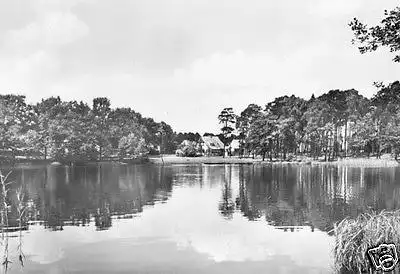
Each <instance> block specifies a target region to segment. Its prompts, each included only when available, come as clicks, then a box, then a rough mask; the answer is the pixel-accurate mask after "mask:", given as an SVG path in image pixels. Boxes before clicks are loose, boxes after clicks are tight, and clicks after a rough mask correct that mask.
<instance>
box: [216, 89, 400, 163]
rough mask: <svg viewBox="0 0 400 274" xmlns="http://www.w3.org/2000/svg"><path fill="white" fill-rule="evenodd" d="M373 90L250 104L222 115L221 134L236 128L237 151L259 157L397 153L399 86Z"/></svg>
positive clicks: (399, 149) (291, 97) (328, 158)
mask: <svg viewBox="0 0 400 274" xmlns="http://www.w3.org/2000/svg"><path fill="white" fill-rule="evenodd" d="M376 86H377V87H378V88H379V90H378V92H377V93H376V94H375V95H374V96H373V97H372V98H371V99H368V98H365V97H364V96H362V95H361V94H360V93H359V92H358V91H356V90H354V89H351V90H344V91H341V90H331V91H329V92H328V93H325V94H322V95H321V96H319V97H317V98H315V96H314V95H313V96H312V97H311V98H310V99H309V100H304V99H302V98H299V97H296V96H294V95H292V96H282V97H279V98H276V99H275V100H274V101H272V102H269V103H268V104H266V106H265V108H262V107H260V106H258V105H255V104H250V105H249V106H248V107H247V108H246V109H245V110H244V111H242V112H241V114H240V115H235V114H234V113H233V110H232V108H226V109H224V110H223V111H222V112H221V115H220V117H219V119H220V122H221V123H222V124H223V125H224V127H223V128H222V129H221V130H222V132H223V134H225V135H227V136H229V133H233V132H234V129H235V128H236V130H237V133H238V136H239V139H240V141H241V146H242V148H243V149H244V150H245V151H247V152H248V153H251V154H255V155H262V156H263V158H265V157H268V158H270V159H271V160H272V158H283V159H286V158H287V156H288V155H298V154H303V155H307V156H310V157H314V158H318V157H324V158H325V160H330V159H334V158H337V157H346V156H349V155H350V156H358V155H361V154H362V155H367V156H370V155H371V154H373V155H375V156H376V157H378V158H379V157H380V156H381V154H382V153H383V152H388V153H392V154H393V155H394V157H395V158H397V155H398V153H399V151H400V82H398V81H396V82H394V83H391V84H390V85H387V86H385V85H383V84H376Z"/></svg>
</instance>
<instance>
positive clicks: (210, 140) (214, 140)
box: [202, 136, 224, 149]
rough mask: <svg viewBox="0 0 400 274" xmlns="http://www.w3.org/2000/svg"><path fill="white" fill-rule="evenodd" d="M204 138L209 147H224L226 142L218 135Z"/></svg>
mask: <svg viewBox="0 0 400 274" xmlns="http://www.w3.org/2000/svg"><path fill="white" fill-rule="evenodd" d="M202 140H203V142H204V144H205V145H206V146H207V148H209V149H224V143H222V141H221V140H220V139H219V138H218V137H217V136H203V137H202Z"/></svg>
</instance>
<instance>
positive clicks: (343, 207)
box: [236, 165, 400, 231]
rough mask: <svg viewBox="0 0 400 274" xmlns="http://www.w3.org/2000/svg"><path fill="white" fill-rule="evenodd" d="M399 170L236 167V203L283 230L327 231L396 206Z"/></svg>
mask: <svg viewBox="0 0 400 274" xmlns="http://www.w3.org/2000/svg"><path fill="white" fill-rule="evenodd" d="M399 179H400V175H399V169H396V168H381V169H371V168H370V169H366V168H348V167H337V166H290V165H286V166H276V165H275V166H272V165H271V166H264V167H252V168H246V167H241V168H240V181H239V195H238V197H237V198H236V203H237V208H239V209H240V211H241V212H242V213H243V215H244V216H246V217H247V218H248V219H249V220H255V219H259V218H261V217H262V216H264V217H265V220H266V221H267V222H268V223H269V224H271V225H274V226H277V227H279V228H282V229H284V230H285V231H295V230H296V229H299V228H301V227H303V226H309V227H310V228H311V230H312V231H313V230H314V229H315V228H318V229H319V230H322V231H331V230H332V228H333V224H334V223H335V222H338V221H341V220H342V219H344V218H345V217H348V216H350V217H356V216H357V215H358V214H360V213H363V212H370V211H381V210H383V209H388V210H392V209H399V208H400V199H399V198H400V180H399Z"/></svg>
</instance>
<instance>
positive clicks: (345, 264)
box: [334, 210, 400, 273]
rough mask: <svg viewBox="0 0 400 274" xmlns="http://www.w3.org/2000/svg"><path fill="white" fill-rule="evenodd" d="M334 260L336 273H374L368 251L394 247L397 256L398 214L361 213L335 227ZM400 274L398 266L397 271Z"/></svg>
mask: <svg viewBox="0 0 400 274" xmlns="http://www.w3.org/2000/svg"><path fill="white" fill-rule="evenodd" d="M334 233H335V245H334V260H335V268H336V272H337V273H375V272H374V269H373V268H372V265H371V263H370V261H369V258H368V257H367V250H368V249H369V248H373V247H376V246H378V245H379V244H381V243H387V244H389V243H393V244H395V245H396V249H397V254H398V255H400V211H399V210H398V211H392V212H387V211H382V212H381V213H375V214H368V213H365V214H362V215H360V216H359V217H357V218H356V219H345V220H343V221H341V222H340V223H339V224H337V225H335V228H334ZM395 273H399V269H398V265H397V266H396V272H395Z"/></svg>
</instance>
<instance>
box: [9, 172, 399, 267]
mask: <svg viewBox="0 0 400 274" xmlns="http://www.w3.org/2000/svg"><path fill="white" fill-rule="evenodd" d="M399 172H400V169H398V168H381V169H365V168H364V169H361V168H345V167H336V166H296V165H265V166H248V165H173V166H151V165H135V166H129V165H113V164H102V165H88V166H82V167H74V168H71V167H52V166H30V167H29V166H28V167H24V168H18V169H16V170H15V171H14V172H13V173H12V178H11V179H13V181H15V183H14V184H12V186H13V187H14V188H15V189H18V188H19V187H20V186H21V185H23V186H24V191H25V192H24V193H25V197H24V202H25V203H26V211H25V212H26V216H25V217H26V220H25V222H27V223H29V231H28V232H27V233H23V237H24V252H25V251H26V254H27V255H28V256H31V257H30V258H31V264H29V266H28V267H30V268H29V269H33V268H35V267H37V272H33V273H45V272H43V270H44V269H48V268H49V266H48V265H46V264H52V263H54V264H55V265H52V266H54V268H55V269H56V270H54V271H55V272H54V273H67V272H65V271H67V270H65V271H64V270H62V269H64V268H63V267H64V266H65V265H69V266H70V267H71V268H72V269H79V270H80V271H81V272H80V273H100V272H101V271H103V273H115V271H116V270H117V269H119V268H121V269H120V270H121V271H122V270H123V271H125V270H126V271H125V272H123V271H122V272H123V273H128V272H129V273H134V272H135V271H132V270H137V272H146V271H147V270H148V268H149V266H151V265H153V264H157V263H158V267H159V269H162V270H165V268H164V266H165V264H170V265H171V269H173V270H174V271H175V270H176V269H180V267H183V268H182V269H184V270H185V271H184V270H182V272H179V271H178V273H191V271H190V270H193V267H194V262H196V263H198V264H199V266H198V267H199V269H200V267H205V266H206V268H205V269H207V267H209V269H208V270H210V271H209V272H208V271H206V270H204V271H203V272H201V271H200V272H196V273H231V272H230V271H228V270H227V269H228V268H231V270H232V269H237V268H240V267H242V268H241V269H243V270H245V269H247V268H246V267H250V265H252V267H255V266H256V265H260V266H261V265H262V266H263V267H266V265H269V266H271V267H273V269H274V270H271V271H269V272H268V271H266V273H283V272H279V271H281V270H282V268H281V267H283V266H284V265H285V264H283V263H284V262H286V263H288V262H289V261H290V262H291V265H292V267H291V268H290V270H291V272H293V273H311V272H310V271H311V269H314V270H315V273H321V272H322V273H326V272H327V271H326V270H327V265H328V264H329V263H330V261H329V258H330V256H331V255H330V250H329V246H330V243H331V242H330V240H332V237H329V236H328V235H327V233H326V232H328V231H330V230H331V229H332V227H333V223H334V222H336V221H340V220H342V219H343V218H345V217H347V216H356V215H357V214H359V213H361V212H366V211H379V210H382V209H398V208H399V207H400V204H399V202H400V199H399V198H400V196H399V195H400V174H399ZM11 193H13V192H11ZM16 201H17V200H16V199H15V197H11V203H12V205H13V206H12V207H11V212H10V216H11V217H12V218H14V220H15V221H14V222H11V223H10V224H11V225H12V226H17V225H18V218H17V217H18V214H17V210H16V209H17V205H16V204H15V205H14V203H16ZM54 231H58V232H57V233H54ZM284 232H294V233H284ZM311 232H313V233H311ZM300 235H301V237H300ZM133 243H134V244H133ZM288 246H290V248H287V247H288ZM155 250H156V252H158V253H157V255H156V256H155V255H154V251H155ZM132 254H135V255H136V257H134V258H133V257H132ZM315 254H318V256H315ZM182 258H186V259H187V261H182ZM279 258H281V259H280V263H274V262H275V261H277V260H278V261H279ZM282 258H283V259H282ZM186 259H185V260H186ZM192 260H193V261H192ZM142 261H144V262H145V263H143V262H142ZM33 262H38V263H39V264H38V265H34V263H33ZM121 262H122V263H121ZM232 262H234V264H231V263H232ZM244 262H248V263H244ZM261 262H262V263H261ZM58 263H59V264H58ZM123 263H124V264H125V266H124V267H125V268H122V265H123ZM93 265H97V270H98V271H97V272H95V271H94V270H93ZM115 267H116V268H115ZM103 268H104V269H107V270H104V269H103ZM114 268H115V269H114ZM60 269H61V270H60ZM88 269H89V270H88ZM221 269H223V270H221ZM85 270H87V271H86V272H85ZM320 270H321V271H320ZM57 271H59V272H57ZM104 271H106V272H104ZM160 271H161V270H160ZM282 271H284V270H282ZM288 271H289V270H288ZM28 272H29V271H28ZM171 272H172V271H171ZM243 272H246V273H259V272H260V268H257V271H256V270H255V268H254V269H253V271H251V270H249V271H241V272H239V273H243ZM48 273H50V272H48ZM77 273H78V272H77ZM146 273H151V271H148V272H146ZM155 273H160V272H157V271H155Z"/></svg>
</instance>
